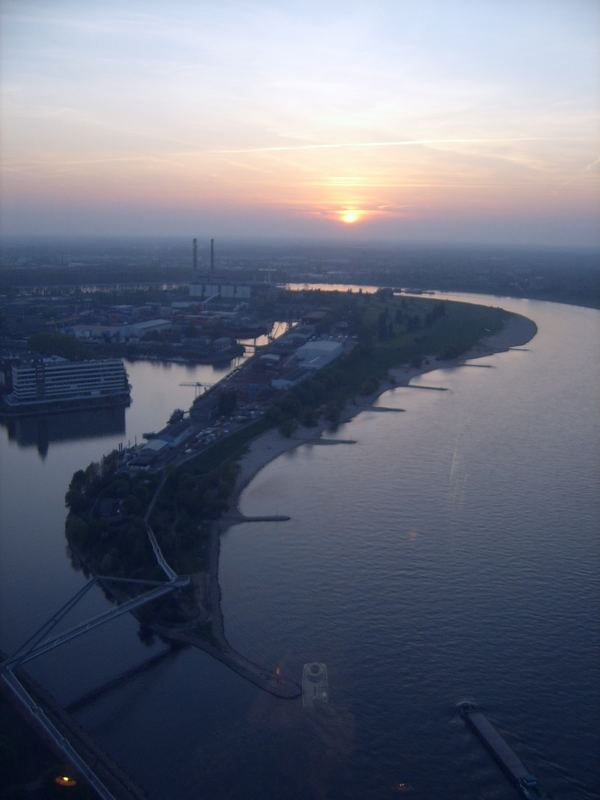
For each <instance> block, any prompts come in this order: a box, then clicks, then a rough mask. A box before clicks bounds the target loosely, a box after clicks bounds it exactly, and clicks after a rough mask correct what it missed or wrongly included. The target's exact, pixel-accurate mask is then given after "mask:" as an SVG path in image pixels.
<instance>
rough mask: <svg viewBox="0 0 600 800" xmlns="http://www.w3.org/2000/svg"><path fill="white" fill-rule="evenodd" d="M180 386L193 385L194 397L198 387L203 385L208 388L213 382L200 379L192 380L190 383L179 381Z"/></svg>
mask: <svg viewBox="0 0 600 800" xmlns="http://www.w3.org/2000/svg"><path fill="white" fill-rule="evenodd" d="M179 385H180V386H193V387H194V399H196V397H198V391H199V390H200V387H201V386H203V387H204V388H205V389H210V387H211V386H214V383H202V382H201V381H194V382H192V383H180V384H179Z"/></svg>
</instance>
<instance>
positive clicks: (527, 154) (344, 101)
mask: <svg viewBox="0 0 600 800" xmlns="http://www.w3.org/2000/svg"><path fill="white" fill-rule="evenodd" d="M0 9H1V11H0V22H1V26H0V45H1V51H2V55H1V61H0V68H1V71H0V88H1V91H2V101H1V106H0V121H1V124H2V138H1V141H0V155H1V156H2V180H1V184H0V203H1V205H0V210H1V217H0V230H1V231H2V233H4V234H18V235H48V234H56V235H65V234H67V235H94V236H98V235H100V236H111V235H152V236H155V235H182V236H193V235H198V236H211V235H215V236H227V235H228V236H231V237H236V238H240V237H242V238H243V237H244V236H247V237H252V238H261V237H265V238H273V237H293V238H306V239H314V240H321V239H328V238H330V239H334V240H335V239H339V240H340V241H352V240H356V241H358V240H361V241H367V240H370V239H373V240H374V239H378V240H385V241H391V242H393V241H421V242H463V241H464V242H483V243H485V242H490V243H510V244H543V245H547V246H594V247H595V246H600V191H599V177H600V2H598V0H370V2H365V0H361V1H360V2H354V0H346V2H338V0H320V2H313V0H286V2H281V0H274V1H273V2H238V1H236V0H219V2H213V1H209V0H190V2H186V1H185V0H169V2H166V1H165V0H161V1H160V2H158V1H157V0H139V1H135V0H119V2H113V0H102V2H97V1H96V0H85V2H81V0H75V1H73V0H16V1H14V2H13V1H12V0H4V2H2V3H1V4H0Z"/></svg>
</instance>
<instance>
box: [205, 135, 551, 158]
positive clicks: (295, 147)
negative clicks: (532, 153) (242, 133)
mask: <svg viewBox="0 0 600 800" xmlns="http://www.w3.org/2000/svg"><path fill="white" fill-rule="evenodd" d="M541 141H544V140H543V139H540V138H538V137H529V136H528V137H516V138H504V139H398V140H396V141H387V142H336V143H334V144H290V145H288V144H285V145H275V146H271V147H242V148H236V149H228V150H212V151H211V152H213V153H221V154H233V153H287V152H290V151H299V150H343V149H346V148H369V147H407V146H410V145H423V146H427V145H436V144H498V143H505V144H506V143H513V142H541Z"/></svg>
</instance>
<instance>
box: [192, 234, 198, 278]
mask: <svg viewBox="0 0 600 800" xmlns="http://www.w3.org/2000/svg"><path fill="white" fill-rule="evenodd" d="M192 265H193V267H194V272H198V239H192Z"/></svg>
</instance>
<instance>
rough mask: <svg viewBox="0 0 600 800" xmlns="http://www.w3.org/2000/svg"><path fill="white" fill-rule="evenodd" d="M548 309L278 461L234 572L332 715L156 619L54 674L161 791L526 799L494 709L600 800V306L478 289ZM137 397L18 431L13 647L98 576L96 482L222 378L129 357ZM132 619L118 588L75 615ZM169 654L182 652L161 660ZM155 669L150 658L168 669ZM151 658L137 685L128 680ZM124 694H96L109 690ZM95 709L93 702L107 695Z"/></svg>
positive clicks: (11, 473) (10, 617)
mask: <svg viewBox="0 0 600 800" xmlns="http://www.w3.org/2000/svg"><path fill="white" fill-rule="evenodd" d="M455 297H456V298H457V299H463V300H465V299H466V300H470V301H474V302H475V301H476V302H482V303H490V304H494V305H501V306H502V307H503V308H507V309H508V310H511V311H516V312H519V313H522V314H525V315H526V316H528V317H530V318H531V319H533V320H534V321H535V322H536V323H537V325H538V328H539V332H538V335H537V336H536V337H535V338H534V339H533V340H532V342H530V343H529V344H528V345H527V346H526V347H527V349H526V350H522V351H511V352H508V353H503V354H499V355H496V356H492V357H488V358H485V359H482V360H480V361H478V362H471V363H472V364H485V365H488V366H489V367H490V368H489V369H481V368H475V367H473V366H464V367H459V368H454V369H441V370H437V371H435V372H431V373H428V374H427V375H425V376H422V377H420V378H418V379H416V380H415V381H413V383H414V384H418V385H421V386H443V387H446V388H447V389H448V391H446V392H436V391H417V390H415V389H410V388H399V389H396V390H393V391H391V392H388V393H386V394H385V395H383V396H382V397H381V398H380V401H379V403H380V404H381V405H384V406H387V407H396V408H402V409H405V413H398V414H395V413H375V412H365V413H362V414H360V415H359V416H358V417H356V418H355V419H354V420H353V421H351V422H349V423H348V424H346V425H344V426H342V427H340V428H339V430H338V431H337V432H336V433H335V434H333V435H334V436H336V437H338V438H342V439H354V440H356V442H357V443H356V444H353V445H340V446H337V447H322V446H314V445H313V446H302V447H300V448H298V449H297V450H295V451H293V452H291V453H288V454H286V455H284V456H281V457H280V458H278V459H277V460H276V461H274V462H272V463H271V464H270V465H268V466H267V467H266V468H265V469H264V470H262V471H261V472H260V473H259V474H258V475H257V477H256V478H255V479H254V481H253V482H252V483H251V484H250V485H249V486H248V488H247V489H246V491H245V492H244V494H243V497H242V510H243V511H245V512H246V513H249V514H289V515H290V516H291V520H290V521H289V522H285V523H276V524H274V523H253V524H245V525H240V526H237V527H234V528H232V529H230V530H229V531H228V532H227V533H226V534H225V536H224V537H223V540H222V546H221V566H220V582H221V590H222V603H223V611H224V616H225V628H226V633H227V636H228V638H229V640H230V642H231V644H232V645H233V646H234V647H235V648H236V649H238V650H240V651H241V652H242V653H244V654H245V655H247V656H248V657H250V658H252V659H253V660H256V661H258V662H260V663H263V664H264V665H266V666H267V667H269V668H275V667H276V666H279V667H281V668H282V669H283V670H284V672H285V673H286V674H288V675H290V676H292V677H294V678H296V679H299V678H300V674H301V670H302V665H303V664H304V663H305V662H308V661H312V660H317V661H323V662H326V664H327V667H328V673H329V683H330V697H331V702H330V705H329V706H327V707H324V708H323V709H322V710H321V711H319V712H317V713H315V712H309V711H307V710H305V709H303V707H302V703H301V702H300V701H282V700H277V699H275V698H273V697H271V696H269V695H266V694H265V693H263V692H261V691H260V690H258V689H257V688H256V687H254V686H253V685H251V684H249V683H246V682H245V681H244V680H243V679H241V678H240V677H239V676H237V675H236V674H235V673H233V672H231V671H230V670H229V669H227V668H226V667H225V666H223V665H221V664H220V663H217V662H215V661H214V660H212V659H211V658H210V657H209V656H207V655H205V654H204V653H202V652H200V651H197V650H193V649H185V650H180V651H177V652H176V653H174V654H171V653H169V651H168V650H167V648H166V647H165V645H164V644H162V643H160V642H154V643H149V642H145V643H144V642H142V641H141V640H140V638H139V636H138V633H137V631H138V626H137V623H136V622H135V620H134V619H133V618H131V617H125V618H121V619H120V620H118V621H116V622H114V623H111V624H110V625H108V626H105V627H104V628H101V629H99V630H97V631H95V632H94V633H93V634H91V635H88V636H87V637H83V638H81V639H79V640H76V641H75V642H72V643H71V644H69V645H67V646H65V647H63V648H61V649H59V650H57V651H54V652H53V653H51V654H48V655H46V656H44V657H43V658H41V659H39V661H37V662H34V664H33V665H32V666H31V672H32V674H34V675H35V677H36V678H38V679H40V680H41V681H42V682H43V683H44V685H45V686H46V687H47V688H48V689H49V690H50V691H51V692H52V693H53V694H54V695H55V696H56V697H57V698H58V699H59V700H60V701H61V702H63V703H65V704H71V703H73V702H74V701H77V700H79V701H80V702H79V703H78V704H77V707H76V710H74V712H73V713H74V715H75V717H76V719H77V720H78V721H79V722H80V723H81V725H83V726H84V727H85V728H86V729H87V730H89V731H90V733H91V734H92V735H93V736H94V737H95V739H96V740H97V741H98V742H99V744H100V746H101V747H102V748H103V749H104V750H106V751H107V752H109V753H110V754H111V755H112V756H113V757H114V759H115V760H116V761H118V762H119V763H120V764H122V765H123V766H124V767H125V769H126V770H128V771H129V772H130V774H131V775H132V777H133V778H134V779H135V780H136V781H137V782H138V783H139V784H140V785H142V786H143V787H144V788H145V789H146V791H147V792H148V794H149V796H150V797H152V798H168V799H170V798H173V799H174V800H178V799H179V798H181V800H188V799H189V800H191V798H194V800H197V798H235V799H236V800H238V799H239V800H242V798H243V800H248V798H298V800H299V799H300V798H332V800H334V799H335V798H353V799H354V798H356V800H358V798H360V799H361V800H364V799H365V798H375V799H378V798H393V797H397V796H398V795H400V794H406V795H407V796H408V797H413V798H415V800H417V798H423V799H424V800H425V799H426V800H441V798H444V800H454V798H456V799H457V800H458V799H459V798H481V799H482V800H483V799H485V800H510V798H513V797H515V793H514V790H513V789H512V788H511V786H510V785H509V784H508V782H507V781H506V779H505V778H504V776H503V775H502V773H501V772H500V771H499V769H498V768H497V767H496V765H495V764H494V762H493V761H492V759H491V758H490V756H489V754H488V753H487V752H486V751H485V750H484V749H483V748H482V746H481V745H480V743H479V742H478V741H477V740H476V739H475V738H474V736H473V735H472V734H471V733H470V732H469V731H468V730H467V729H466V728H465V725H464V723H463V722H462V720H461V719H460V717H459V716H458V714H457V712H456V704H457V702H459V701H460V700H463V699H465V698H468V699H472V700H475V701H476V702H478V703H479V704H481V706H482V707H483V708H484V709H485V710H486V712H487V713H488V714H489V716H490V718H491V719H492V720H493V721H494V722H495V723H496V724H497V726H498V727H499V728H500V729H501V730H502V731H503V732H504V734H505V736H506V738H507V739H508V740H509V741H510V743H511V744H513V745H514V747H515V749H516V750H517V751H518V753H519V754H520V755H521V756H522V758H523V759H524V760H525V762H526V763H527V764H528V765H529V767H530V768H531V769H532V771H533V772H535V773H536V774H537V775H538V777H539V778H540V780H541V782H542V783H543V785H544V786H545V787H546V789H547V790H548V791H549V792H550V793H551V794H552V795H553V796H554V797H555V798H559V797H560V798H561V799H562V800H576V799H579V798H600V768H599V766H598V762H597V760H596V755H597V752H598V734H597V731H598V721H599V719H600V658H599V657H598V656H599V647H598V643H599V641H600V637H599V634H600V586H599V579H598V566H599V560H600V559H599V548H598V528H599V522H600V504H599V493H598V477H599V475H600V426H599V425H598V419H599V411H600V408H599V406H600V403H599V398H600V358H599V355H600V354H599V350H600V312H599V311H596V310H591V309H584V308H577V307H574V306H566V305H558V304H553V303H543V302H537V301H535V302H534V301H527V300H513V299H509V298H494V297H484V296H467V295H455ZM128 371H129V376H130V382H131V383H132V385H133V405H132V406H131V408H129V409H127V410H126V411H125V412H118V411H109V412H106V413H102V414H97V415H95V416H94V417H89V418H87V419H86V418H81V417H76V416H74V415H71V416H70V417H66V418H65V417H56V418H49V420H48V421H47V422H46V423H43V424H32V423H28V422H25V423H19V424H18V425H17V426H16V427H15V428H13V429H12V430H11V432H10V436H9V432H8V430H7V429H6V428H5V427H0V447H1V450H0V530H1V539H0V579H1V580H0V646H1V647H2V648H3V649H5V650H11V649H12V648H15V647H16V646H17V645H18V644H19V643H20V642H21V640H22V639H24V638H26V636H27V635H28V634H29V633H30V632H32V630H33V629H34V628H35V626H36V625H39V624H41V623H42V622H43V621H44V620H45V618H46V617H47V616H48V614H49V613H50V612H51V611H52V610H53V609H55V608H57V607H58V606H59V605H61V604H62V603H63V602H64V601H65V600H66V599H67V598H68V596H69V595H70V594H71V593H73V592H74V591H76V590H77V589H78V588H79V587H80V586H81V585H82V582H83V580H84V577H83V576H82V574H81V573H79V572H77V571H76V570H74V569H73V567H72V566H71V563H70V560H69V558H68V555H67V552H66V549H65V539H64V520H65V508H64V494H65V491H66V488H67V485H68V483H69V480H70V478H71V475H72V473H73V472H74V471H75V470H77V469H79V468H81V467H84V466H86V465H87V464H88V463H89V462H90V461H91V460H98V459H99V458H100V457H101V456H102V454H104V453H106V452H108V451H109V450H110V449H112V448H113V447H115V446H116V445H117V444H118V443H119V442H121V441H125V442H126V441H127V440H131V441H133V440H134V439H135V437H136V436H137V437H138V439H139V437H140V436H141V434H142V433H143V432H145V431H148V430H155V429H157V428H159V427H160V426H162V425H163V424H164V422H165V421H166V419H167V417H168V415H169V414H170V412H171V410H172V409H173V408H175V407H177V406H179V407H186V406H188V405H189V404H190V403H191V401H192V400H193V392H194V389H193V388H190V387H185V386H181V385H180V384H182V383H193V382H195V381H202V382H213V381H214V380H215V379H216V378H218V377H219V375H220V374H223V373H222V372H219V371H216V370H214V369H213V368H212V367H185V366H181V365H170V366H169V365H164V364H155V363H148V362H137V363H135V364H129V365H128ZM104 607H106V601H105V600H104V599H103V597H102V595H101V594H100V592H94V593H92V594H91V595H90V596H89V598H88V600H87V602H86V604H85V605H84V606H82V607H81V608H78V609H77V612H76V613H74V614H73V616H72V617H71V618H70V619H69V624H70V623H71V622H75V621H77V620H78V619H81V618H83V617H84V616H86V615H88V614H89V613H91V612H96V611H98V610H100V609H102V608H104ZM161 653H165V656H164V658H162V659H153V657H154V656H157V655H159V654H161ZM149 659H153V660H151V661H150V663H147V665H146V666H145V667H144V666H143V665H144V663H145V662H148V660H149ZM137 665H142V666H141V668H140V669H139V670H138V671H137V673H136V674H135V675H134V676H133V677H131V678H129V679H128V680H127V681H124V682H123V683H121V684H117V685H114V684H112V685H111V687H110V688H107V689H106V690H104V691H102V688H101V687H103V686H104V685H105V684H107V682H110V681H112V680H113V679H114V678H115V677H116V676H118V675H119V674H120V673H121V672H123V671H124V670H127V669H130V668H132V667H135V666H137ZM98 687H100V691H99V692H96V693H95V694H92V695H91V696H88V697H87V699H86V698H85V695H86V693H89V692H91V691H92V690H94V689H96V688H98ZM82 698H83V699H82Z"/></svg>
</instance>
